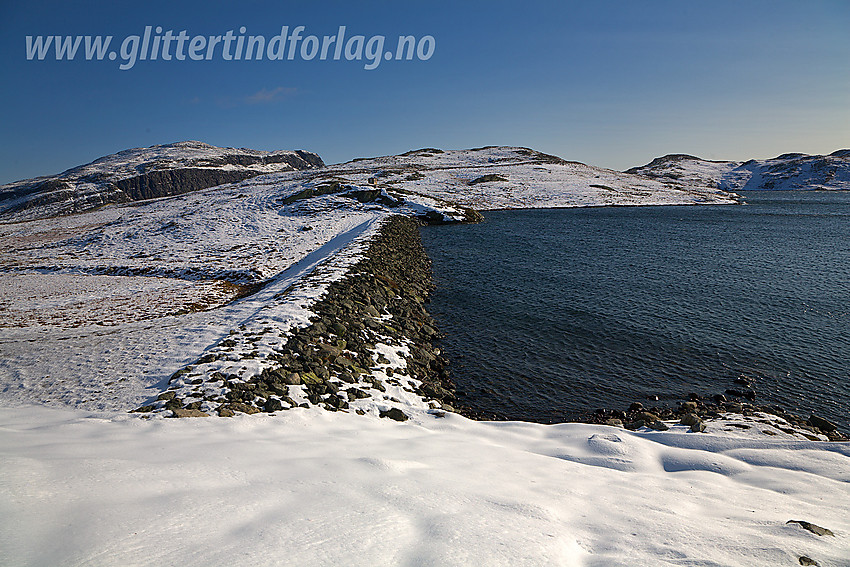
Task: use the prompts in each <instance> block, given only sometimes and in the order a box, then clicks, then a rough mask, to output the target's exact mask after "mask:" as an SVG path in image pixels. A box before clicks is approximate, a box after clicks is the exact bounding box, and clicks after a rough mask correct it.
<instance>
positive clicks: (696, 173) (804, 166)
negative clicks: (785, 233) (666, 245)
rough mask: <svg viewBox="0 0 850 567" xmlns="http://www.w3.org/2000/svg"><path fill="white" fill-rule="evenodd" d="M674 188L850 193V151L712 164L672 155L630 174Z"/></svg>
mask: <svg viewBox="0 0 850 567" xmlns="http://www.w3.org/2000/svg"><path fill="white" fill-rule="evenodd" d="M626 173H632V174H637V175H645V176H647V177H651V178H653V179H657V180H658V181H662V182H664V183H669V184H671V185H676V184H681V185H683V186H688V187H691V186H694V185H703V186H707V187H715V188H717V189H722V190H725V191H761V190H774V191H797V190H844V191H846V190H850V150H838V151H836V152H833V153H831V154H829V155H815V156H810V155H806V154H782V155H781V156H778V157H775V158H773V159H766V160H749V161H745V162H740V161H708V160H704V159H700V158H698V157H694V156H689V155H684V154H671V155H666V156H664V157H660V158H656V159H654V160H652V161H651V162H650V163H648V164H646V165H644V166H641V167H633V168H632V169H629V170H627V171H626Z"/></svg>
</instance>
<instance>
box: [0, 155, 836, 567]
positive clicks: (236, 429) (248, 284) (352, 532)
mask: <svg viewBox="0 0 850 567" xmlns="http://www.w3.org/2000/svg"><path fill="white" fill-rule="evenodd" d="M174 146H175V147H179V145H174ZM195 150H198V151H201V150H202V151H207V149H205V148H194V149H193V151H195ZM210 151H212V150H210ZM213 153H215V152H213ZM116 155H117V156H120V155H121V154H116ZM132 155H136V154H132ZM116 159H119V158H116V157H115V156H112V157H110V159H105V160H104V161H103V162H102V164H103V163H107V164H111V165H110V166H109V167H113V166H115V167H116V168H118V169H119V170H120V169H121V167H123V166H121V165H120V164H117V165H116V163H115V160H116ZM134 159H135V158H134ZM119 161H120V159H119ZM181 163H182V162H181ZM102 164H101V165H102ZM140 165H144V164H136V163H134V164H132V168H133V169H134V170H137V169H136V168H138V167H139V166H140ZM160 165H161V164H160ZM370 178H374V179H375V180H376V181H375V182H370V181H369V180H370ZM373 184H376V185H377V188H373ZM685 185H687V186H685ZM685 185H683V184H682V183H676V184H669V183H666V182H664V181H659V180H653V179H649V178H646V177H641V176H634V175H628V174H624V173H618V172H613V171H610V170H602V169H598V168H592V167H590V166H585V165H583V164H576V163H573V162H564V161H563V160H559V159H557V158H552V157H551V156H545V155H542V154H538V153H536V152H533V151H531V150H526V149H523V148H484V149H480V150H464V151H453V152H450V151H447V152H440V151H418V152H411V153H409V154H407V155H402V156H390V157H385V158H375V159H371V160H359V161H354V162H350V163H348V164H341V165H337V166H330V167H327V168H322V169H314V170H309V171H283V172H276V173H270V174H266V175H261V176H258V177H254V178H252V179H249V180H245V181H242V182H239V183H233V184H228V185H222V186H218V187H213V188H209V189H205V190H202V191H197V192H193V193H187V194H184V195H180V196H175V197H169V198H164V199H158V200H153V201H147V202H143V203H133V204H121V205H109V206H106V207H104V208H101V209H98V210H94V211H88V212H85V213H82V214H77V215H71V216H63V217H57V218H52V219H43V220H27V221H25V222H11V223H5V224H0V251H2V258H3V260H2V266H1V267H0V565H45V566H48V565H49V566H54V565H150V564H157V563H158V564H182V565H218V564H232V565H281V564H286V565H370V566H372V565H411V566H412V565H535V566H537V565H588V566H590V565H606V566H607V565H700V566H712V565H717V566H720V565H724V566H725V565H742V566H751V565H765V566H767V565H798V564H800V563H799V561H800V560H799V558H800V557H802V556H807V557H810V558H812V559H814V560H816V561H818V562H819V564H820V565H824V566H828V565H833V566H834V565H844V566H848V565H850V539H848V538H850V519H848V515H847V514H846V510H847V507H848V504H850V446H848V445H847V444H839V443H826V442H812V441H807V440H803V439H801V438H800V437H799V436H795V435H794V434H789V433H786V432H784V431H782V430H781V429H777V428H775V427H773V426H772V425H771V424H770V423H767V421H769V420H768V419H767V418H765V420H762V421H752V422H750V423H747V424H739V426H734V425H731V424H730V422H728V421H723V420H721V421H714V422H709V423H708V429H707V430H706V432H705V433H687V432H686V430H687V428H685V427H684V426H675V425H674V424H670V425H673V427H672V428H671V429H670V430H669V431H666V432H651V431H648V430H642V431H638V432H629V431H625V430H623V429H618V428H614V427H608V426H592V425H581V424H565V425H557V426H545V425H538V424H528V423H477V422H472V421H469V420H467V419H465V418H462V417H460V416H457V415H455V414H451V413H447V414H446V413H443V412H442V411H439V410H438V409H434V408H431V407H429V405H428V404H426V403H425V402H424V401H423V400H421V399H419V398H418V397H417V396H416V395H414V394H412V393H411V392H410V391H409V390H408V389H405V388H403V387H397V388H394V389H393V388H389V386H388V390H387V392H386V395H385V396H384V397H382V398H380V399H379V398H369V399H364V400H357V402H355V403H353V404H352V406H351V409H352V410H354V409H359V410H361V411H362V412H363V413H365V415H357V414H356V413H355V412H354V411H349V412H336V413H330V412H326V411H324V410H321V409H317V408H315V407H313V408H310V409H301V408H295V409H291V410H288V411H279V412H277V413H275V414H257V415H250V416H249V415H244V414H237V415H236V416H235V417H233V418H197V419H165V418H163V414H156V415H154V416H152V417H149V418H147V419H145V418H143V417H142V416H141V414H128V413H127V410H129V409H132V408H135V407H137V406H139V405H140V404H141V403H143V402H144V401H145V400H150V399H151V398H152V397H155V396H156V395H157V394H158V393H159V392H160V391H161V390H162V389H163V388H164V387H165V385H166V384H167V380H168V378H169V377H170V376H171V375H172V373H174V372H175V371H176V370H179V369H181V368H183V367H185V366H186V365H187V364H190V363H193V362H194V361H196V360H198V358H199V357H201V356H202V355H204V354H205V353H207V354H210V353H215V352H217V351H216V349H217V348H218V347H219V346H220V345H221V344H222V341H223V340H224V339H227V338H230V341H231V342H233V343H235V344H236V346H237V347H238V348H237V349H236V350H237V351H238V350H239V349H240V348H241V347H242V346H245V348H246V349H248V348H249V347H250V349H251V350H252V351H255V352H256V354H253V352H252V354H251V356H252V358H250V359H248V358H246V359H244V360H238V361H231V362H236V363H237V365H241V366H240V368H237V369H236V370H241V371H243V372H245V373H250V372H251V371H254V370H259V369H260V368H262V367H263V364H264V360H265V359H264V357H266V356H267V355H269V354H271V353H273V352H274V349H275V348H276V345H278V344H280V343H281V342H283V341H284V340H285V338H286V336H287V333H288V332H289V331H290V330H291V329H292V328H293V327H296V326H303V325H305V324H306V323H307V321H308V319H309V317H310V316H311V314H312V313H311V311H310V306H311V305H312V304H313V303H314V302H315V301H316V300H317V299H318V298H319V297H321V296H322V294H323V293H324V290H326V289H327V286H328V285H329V284H330V282H333V281H336V280H338V279H339V278H342V277H344V275H345V272H346V270H347V269H348V268H349V267H350V266H351V265H352V264H353V263H354V262H356V261H357V260H358V259H359V258H360V257H361V255H362V253H363V251H364V250H365V247H366V246H367V244H368V242H369V240H370V239H371V238H372V237H373V236H374V235H375V234H376V231H377V230H378V229H379V228H380V226H381V225H382V223H383V222H384V221H385V219H386V218H388V216H390V215H392V214H398V213H402V214H411V215H424V214H426V213H428V214H430V215H431V217H432V218H433V217H436V218H443V219H451V218H460V217H461V216H462V215H463V211H462V209H463V207H467V206H473V207H476V208H480V209H495V208H512V207H513V208H518V207H547V206H548V207H552V206H589V205H647V204H660V203H675V204H698V203H699V204H708V203H715V204H720V203H733V202H735V200H734V197H733V196H731V195H729V194H728V193H722V192H719V191H718V190H717V189H715V188H712V187H708V186H705V185H699V184H690V185H688V184H685ZM326 191H327V192H326ZM370 191H371V193H370ZM27 218H29V217H27ZM257 289H258V291H257ZM249 292H253V293H250V294H249V295H247V296H246V297H242V298H241V299H236V300H234V297H240V296H242V295H244V294H245V293H249ZM260 330H261V331H262V333H260V332H259V331H260ZM261 335H262V336H261ZM243 339H244V341H243ZM243 342H244V345H243ZM375 348H376V362H377V360H378V358H377V354H378V353H380V354H382V355H383V356H384V357H386V360H387V361H388V362H387V363H385V364H382V365H378V366H381V368H379V369H378V370H377V371H376V372H377V373H378V374H380V373H381V372H384V371H386V372H389V371H388V370H386V368H389V367H399V366H400V365H402V364H403V363H404V362H403V359H402V358H400V357H399V356H397V354H398V351H403V350H404V345H382V344H376V345H375ZM240 352H241V351H240ZM213 358H215V357H213ZM218 362H220V361H218ZM222 364H223V363H222ZM228 364H230V362H228ZM242 367H244V368H242ZM384 367H386V368H384ZM222 368H223V367H222ZM196 371H197V368H196ZM234 371H235V370H234ZM190 377H191V376H190V375H188V374H187V375H186V376H185V379H186V380H188V379H189V378H190ZM182 379H183V378H181V380H182ZM190 383H191V382H190ZM390 398H394V400H392V401H391V402H390ZM388 404H389V405H395V406H396V407H398V406H399V405H401V406H403V407H404V408H405V413H406V414H407V415H409V416H410V417H411V419H410V420H409V421H407V422H405V423H398V422H395V421H392V420H389V419H380V418H379V417H378V414H379V413H380V411H381V410H383V409H385V408H386V407H389V406H388ZM95 412H96V413H95ZM148 415H149V414H148ZM730 419H732V418H731V417H730ZM744 425H745V426H746V427H744ZM762 431H768V432H769V433H770V434H769V435H768V434H764V433H762ZM788 520H804V521H808V522H811V523H813V524H817V525H819V526H823V527H825V528H828V529H830V530H831V531H832V532H833V533H834V535H832V536H829V535H826V536H818V535H815V534H813V533H811V532H809V531H806V530H804V529H803V528H802V527H801V526H800V525H798V524H787V523H786V522H787V521H788Z"/></svg>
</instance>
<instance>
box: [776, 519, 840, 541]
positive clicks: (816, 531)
mask: <svg viewBox="0 0 850 567" xmlns="http://www.w3.org/2000/svg"><path fill="white" fill-rule="evenodd" d="M785 523H786V524H799V525H800V526H802V527H803V529H806V530H809V531H810V532H812V533H813V534H815V535H819V536H825V535H828V536H832V537H835V534H834V533H832V530H828V529H826V528H822V527H820V526H817V525H815V524H813V523H811V522H807V521H805V520H788V521H787V522H785Z"/></svg>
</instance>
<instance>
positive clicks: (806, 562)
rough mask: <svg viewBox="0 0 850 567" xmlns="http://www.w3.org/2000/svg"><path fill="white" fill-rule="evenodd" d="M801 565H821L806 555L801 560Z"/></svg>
mask: <svg viewBox="0 0 850 567" xmlns="http://www.w3.org/2000/svg"><path fill="white" fill-rule="evenodd" d="M799 562H800V565H820V563H818V562H817V561H815V560H814V559H812V558H811V557H808V556H806V555H801V556H800V559H799Z"/></svg>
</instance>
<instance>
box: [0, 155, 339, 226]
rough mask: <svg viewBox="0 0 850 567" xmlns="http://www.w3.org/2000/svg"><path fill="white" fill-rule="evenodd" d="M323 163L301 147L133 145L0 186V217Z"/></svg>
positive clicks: (52, 212) (39, 214)
mask: <svg viewBox="0 0 850 567" xmlns="http://www.w3.org/2000/svg"><path fill="white" fill-rule="evenodd" d="M322 165H324V164H323V163H322V160H321V158H319V156H317V155H316V154H312V153H310V152H305V151H301V150H298V151H276V152H263V151H258V150H248V149H244V148H243V149H234V148H218V147H215V146H211V145H209V144H205V143H203V142H193V141H190V142H178V143H174V144H165V145H161V146H153V147H150V148H135V149H131V150H124V151H122V152H118V153H116V154H112V155H108V156H105V157H102V158H100V159H97V160H95V161H93V162H91V163H89V164H86V165H81V166H78V167H74V168H72V169H69V170H67V171H65V172H63V173H60V174H58V175H51V176H46V177H39V178H36V179H28V180H23V181H17V182H14V183H9V184H7V185H3V186H0V221H8V220H25V219H37V218H46V217H51V216H56V215H60V214H69V213H79V212H83V211H87V210H90V209H94V208H97V207H100V206H103V205H106V204H109V203H125V202H128V201H141V200H145V199H154V198H158V197H167V196H171V195H179V194H181V193H186V192H189V191H196V190H198V189H205V188H207V187H213V186H215V185H221V184H223V183H233V182H236V181H241V180H243V179H247V178H249V177H254V176H256V175H260V174H262V173H271V172H277V171H293V170H297V169H309V168H314V167H322Z"/></svg>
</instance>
